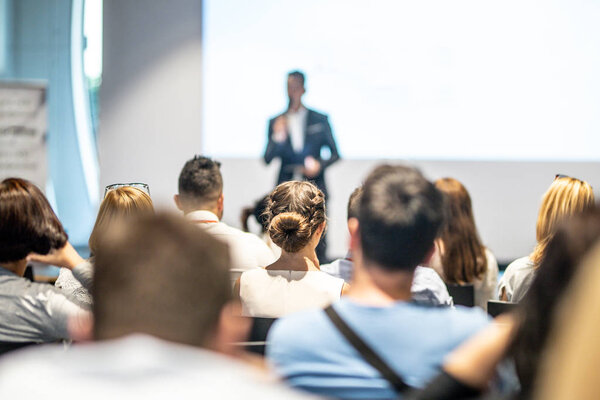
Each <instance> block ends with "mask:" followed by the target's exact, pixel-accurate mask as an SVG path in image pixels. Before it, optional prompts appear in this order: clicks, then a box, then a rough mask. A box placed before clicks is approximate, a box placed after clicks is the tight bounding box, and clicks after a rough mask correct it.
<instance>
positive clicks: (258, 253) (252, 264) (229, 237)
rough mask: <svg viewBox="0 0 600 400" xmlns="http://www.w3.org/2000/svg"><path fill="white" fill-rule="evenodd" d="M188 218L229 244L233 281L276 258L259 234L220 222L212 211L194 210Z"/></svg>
mask: <svg viewBox="0 0 600 400" xmlns="http://www.w3.org/2000/svg"><path fill="white" fill-rule="evenodd" d="M186 218H187V219H189V220H190V221H192V222H194V223H195V224H197V225H198V226H199V227H202V229H204V230H205V231H206V232H208V233H210V234H212V235H214V236H215V237H216V238H218V239H220V240H222V241H223V242H225V243H227V245H229V252H230V257H231V269H230V271H231V280H232V283H233V282H235V281H236V280H237V279H238V278H239V277H240V275H241V274H242V273H243V272H244V271H248V270H251V269H255V268H261V267H264V266H267V265H269V264H272V263H273V262H275V260H276V257H275V255H274V254H273V252H272V251H271V249H269V247H268V246H267V245H266V244H265V242H263V241H262V240H261V239H260V238H259V237H258V236H256V235H254V234H252V233H248V232H243V231H241V230H239V229H236V228H232V227H230V226H229V225H227V224H225V223H224V222H220V221H219V218H218V217H217V216H216V215H215V214H213V213H212V212H210V211H206V210H198V211H192V212H191V213H189V214H187V215H186Z"/></svg>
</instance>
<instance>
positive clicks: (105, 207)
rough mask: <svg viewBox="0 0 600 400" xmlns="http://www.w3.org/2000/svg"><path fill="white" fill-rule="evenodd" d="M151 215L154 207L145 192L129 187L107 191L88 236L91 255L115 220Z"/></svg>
mask: <svg viewBox="0 0 600 400" xmlns="http://www.w3.org/2000/svg"><path fill="white" fill-rule="evenodd" d="M152 213H154V205H153V203H152V199H151V198H150V196H149V195H148V194H147V193H146V192H144V191H142V190H140V189H136V188H134V187H131V186H123V187H119V188H117V189H114V190H111V191H109V192H108V193H106V196H105V197H104V200H102V203H101V204H100V209H99V210H98V216H97V217H96V223H95V224H94V229H92V233H91V234H90V239H89V241H88V245H89V247H90V253H91V254H92V255H93V254H94V253H95V251H96V249H97V245H98V239H99V237H100V236H102V234H103V233H104V232H106V230H107V228H108V227H109V225H110V224H112V223H113V222H114V221H115V220H118V219H122V218H128V217H131V216H136V215H143V214H152Z"/></svg>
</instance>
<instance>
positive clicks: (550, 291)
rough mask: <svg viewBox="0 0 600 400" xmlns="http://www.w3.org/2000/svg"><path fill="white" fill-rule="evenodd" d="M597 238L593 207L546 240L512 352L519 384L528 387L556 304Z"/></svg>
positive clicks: (598, 221)
mask: <svg viewBox="0 0 600 400" xmlns="http://www.w3.org/2000/svg"><path fill="white" fill-rule="evenodd" d="M599 240H600V209H599V208H597V207H593V208H592V209H589V210H586V211H584V212H583V213H582V214H579V215H575V216H572V217H570V218H568V219H566V220H564V221H563V222H562V223H561V224H559V227H558V228H557V230H556V233H555V234H554V235H553V237H552V239H550V241H549V242H548V246H547V248H546V252H545V253H544V255H543V258H542V261H541V264H540V266H539V268H538V272H537V274H536V276H535V279H534V281H533V283H532V285H531V287H530V288H529V290H528V291H527V294H526V296H525V298H524V299H523V300H522V301H521V310H520V312H521V316H522V318H523V322H522V323H521V324H520V328H519V331H518V333H517V335H516V337H515V340H514V343H513V346H512V353H513V355H514V358H515V365H516V367H517V373H518V375H519V379H520V380H521V386H522V387H523V389H524V390H525V391H527V390H529V389H530V388H531V386H532V384H533V381H534V378H535V377H536V374H537V369H538V364H539V362H540V359H541V356H542V351H543V349H544V348H545V346H546V342H547V340H546V339H547V335H548V333H549V331H550V328H551V326H552V325H553V318H552V316H553V315H554V314H555V311H556V307H557V304H559V301H560V300H561V299H562V297H563V294H564V292H565V291H566V289H567V287H568V286H569V284H570V283H571V281H572V278H573V276H574V275H575V274H576V272H577V269H578V267H579V264H580V262H581V260H582V259H583V258H584V256H585V255H586V253H588V251H589V250H590V249H591V248H592V247H593V245H594V244H595V243H597V242H598V241H599Z"/></svg>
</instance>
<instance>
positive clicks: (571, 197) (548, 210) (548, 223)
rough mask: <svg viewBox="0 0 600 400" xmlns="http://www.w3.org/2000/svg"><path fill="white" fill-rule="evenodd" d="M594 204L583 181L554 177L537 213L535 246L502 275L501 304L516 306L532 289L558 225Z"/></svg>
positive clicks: (590, 188) (591, 192) (499, 294)
mask: <svg viewBox="0 0 600 400" xmlns="http://www.w3.org/2000/svg"><path fill="white" fill-rule="evenodd" d="M593 204H594V192H593V191H592V187H591V186H590V185H589V184H588V183H587V182H584V181H582V180H579V179H576V178H571V177H568V176H563V175H556V177H555V179H554V182H552V185H550V188H549V189H548V190H547V191H546V193H545V194H544V197H543V199H542V205H541V207H540V211H539V213H538V218H537V224H536V232H535V236H536V239H537V244H536V246H535V249H534V250H533V252H532V253H531V254H530V255H529V256H526V257H522V258H519V259H517V260H515V261H513V262H512V263H511V264H510V265H509V266H508V267H507V268H506V271H505V272H504V275H503V276H502V279H501V280H500V283H499V285H498V297H499V298H500V300H504V301H511V302H513V303H517V302H519V301H521V299H522V298H523V297H524V296H525V293H527V290H528V289H529V287H530V286H531V282H532V281H533V278H534V275H535V272H536V270H537V267H538V266H539V264H540V262H541V260H542V257H543V255H544V251H545V250H546V247H547V245H548V242H549V241H550V240H551V239H552V236H553V235H554V231H555V230H556V227H557V225H558V224H559V223H560V221H561V220H563V219H564V218H565V217H567V216H569V215H573V214H576V213H579V212H582V211H584V210H586V209H588V208H590V207H591V206H593Z"/></svg>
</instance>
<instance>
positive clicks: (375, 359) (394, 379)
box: [325, 305, 411, 394]
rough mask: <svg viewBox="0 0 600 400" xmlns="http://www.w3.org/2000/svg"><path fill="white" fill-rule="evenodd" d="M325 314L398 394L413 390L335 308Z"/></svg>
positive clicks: (328, 308)
mask: <svg viewBox="0 0 600 400" xmlns="http://www.w3.org/2000/svg"><path fill="white" fill-rule="evenodd" d="M325 314H327V316H328V317H329V319H330V320H331V322H333V325H335V327H336V328H337V329H338V330H339V331H340V333H341V334H342V335H344V337H345V338H346V340H348V342H350V344H351V345H352V347H354V348H355V349H356V351H358V352H359V353H360V355H361V356H362V357H363V358H364V359H365V361H366V362H368V363H369V364H371V366H372V367H373V368H375V369H376V370H377V371H379V373H380V374H381V376H383V378H384V379H385V380H386V381H388V382H389V383H390V384H391V385H392V386H393V387H394V389H395V390H396V392H397V393H399V394H400V393H404V392H406V391H407V390H409V389H411V387H410V386H408V385H407V384H406V383H404V381H403V380H402V378H401V377H400V376H399V375H398V374H396V372H394V370H392V369H391V368H390V367H389V365H387V364H386V362H385V361H383V360H382V359H381V358H380V357H379V356H378V355H377V354H376V353H375V352H374V351H373V349H371V348H370V347H369V346H368V345H367V344H366V343H365V342H364V341H363V340H362V339H361V338H360V337H359V336H358V335H357V334H356V332H354V331H353V330H352V328H350V327H349V326H348V324H347V323H346V322H345V321H344V320H343V319H342V317H340V315H339V314H338V313H337V312H336V311H335V310H334V308H333V306H331V305H330V306H329V307H327V308H326V309H325Z"/></svg>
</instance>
